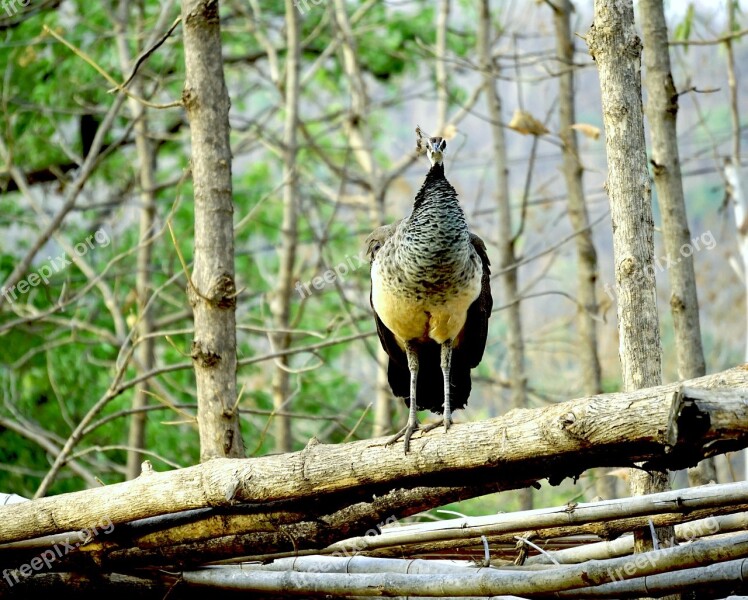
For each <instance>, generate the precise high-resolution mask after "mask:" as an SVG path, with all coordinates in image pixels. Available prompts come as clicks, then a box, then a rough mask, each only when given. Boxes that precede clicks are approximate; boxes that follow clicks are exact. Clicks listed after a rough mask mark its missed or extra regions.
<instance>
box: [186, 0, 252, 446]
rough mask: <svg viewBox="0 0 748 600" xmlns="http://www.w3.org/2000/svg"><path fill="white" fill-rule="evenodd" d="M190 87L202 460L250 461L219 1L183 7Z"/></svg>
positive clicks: (192, 0)
mask: <svg viewBox="0 0 748 600" xmlns="http://www.w3.org/2000/svg"><path fill="white" fill-rule="evenodd" d="M182 23H183V29H184V62H185V71H186V77H185V84H184V91H183V92H182V100H183V102H184V106H185V109H186V111H187V117H188V119H189V121H190V132H191V139H192V179H193V187H194V196H195V257H194V268H193V272H192V276H191V281H190V282H188V284H187V289H188V295H189V299H190V304H191V305H192V309H193V313H194V319H195V338H194V340H193V342H192V360H193V363H194V365H195V378H196V382H197V420H198V425H199V428H200V460H202V461H206V460H208V459H211V458H215V457H240V456H243V455H244V444H243V442H242V437H241V430H240V421H239V412H238V411H237V410H236V407H235V404H236V399H237V396H236V283H235V281H234V223H233V213H234V206H233V203H232V198H231V194H232V189H231V147H230V144H229V105H230V102H229V96H228V91H227V90H226V83H225V81H224V77H223V56H222V54H221V26H220V22H219V20H218V2H217V1H215V0H182Z"/></svg>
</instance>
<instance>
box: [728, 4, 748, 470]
mask: <svg viewBox="0 0 748 600" xmlns="http://www.w3.org/2000/svg"><path fill="white" fill-rule="evenodd" d="M726 2H727V32H728V33H731V32H733V31H736V30H737V27H736V21H735V9H736V2H735V1H734V0H726ZM732 44H733V40H732V38H730V37H729V36H728V37H726V38H725V50H726V53H727V86H728V88H729V89H730V123H731V125H732V152H731V157H730V160H729V161H728V164H727V165H726V166H725V175H726V183H727V188H728V190H730V192H731V193H732V195H733V210H734V213H735V226H736V227H737V231H738V244H739V247H740V256H741V258H742V260H743V283H744V285H745V286H746V290H748V203H747V202H746V198H745V196H744V195H743V186H742V183H741V181H742V178H741V176H740V166H741V165H740V132H741V127H740V104H739V103H738V78H737V75H736V70H735V52H734V50H733V45H732ZM731 166H732V169H731V168H730V167H731ZM745 326H746V348H745V361H746V362H748V295H746V321H745ZM725 458H727V460H728V461H729V460H730V457H729V456H726V457H725ZM743 471H744V473H743V477H744V478H745V479H746V480H748V451H744V452H743Z"/></svg>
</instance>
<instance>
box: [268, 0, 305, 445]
mask: <svg viewBox="0 0 748 600" xmlns="http://www.w3.org/2000/svg"><path fill="white" fill-rule="evenodd" d="M286 48H287V52H286V88H285V93H286V97H285V105H286V122H285V125H284V133H283V145H284V149H283V180H284V181H285V182H286V185H285V187H284V188H283V224H282V226H281V251H280V268H279V272H278V287H277V288H276V289H275V291H274V294H273V300H272V302H271V304H270V308H271V310H272V313H273V317H274V319H275V327H276V329H277V331H276V333H274V334H272V338H273V347H274V348H273V349H274V350H275V351H276V352H278V351H282V350H285V349H286V348H288V345H289V343H290V337H289V333H288V331H289V329H290V325H291V319H290V315H291V311H290V302H291V294H292V293H293V279H294V275H293V270H294V263H295V262H296V245H297V236H298V224H297V222H298V195H299V185H298V184H299V178H298V172H297V170H296V155H297V153H298V142H297V135H296V133H297V125H298V119H299V59H300V50H299V15H298V13H297V9H296V7H295V6H294V2H293V0H286ZM272 390H273V410H275V411H288V410H289V409H290V406H289V401H290V389H289V372H288V357H287V356H281V357H279V358H277V359H276V369H275V371H274V373H273V384H272ZM274 419H275V450H276V451H277V452H290V451H291V446H292V443H293V437H292V434H291V417H289V416H288V415H282V414H276V415H275V416H274Z"/></svg>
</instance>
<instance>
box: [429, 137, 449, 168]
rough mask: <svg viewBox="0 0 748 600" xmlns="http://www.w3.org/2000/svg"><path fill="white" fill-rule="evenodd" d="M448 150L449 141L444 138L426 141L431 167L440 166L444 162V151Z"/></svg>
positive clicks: (433, 138) (431, 138)
mask: <svg viewBox="0 0 748 600" xmlns="http://www.w3.org/2000/svg"><path fill="white" fill-rule="evenodd" d="M446 148H447V140H445V139H444V138H442V137H430V138H429V139H428V140H426V156H428V157H429V161H430V162H431V166H432V167H433V166H434V165H440V164H442V161H443V160H444V150H445V149H446Z"/></svg>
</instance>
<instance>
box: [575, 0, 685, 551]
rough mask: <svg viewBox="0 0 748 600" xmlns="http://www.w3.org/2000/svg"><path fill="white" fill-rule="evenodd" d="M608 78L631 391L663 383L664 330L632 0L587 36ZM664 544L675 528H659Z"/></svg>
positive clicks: (641, 543) (605, 94) (605, 97)
mask: <svg viewBox="0 0 748 600" xmlns="http://www.w3.org/2000/svg"><path fill="white" fill-rule="evenodd" d="M587 43H588V46H589V49H590V54H591V55H592V57H593V58H594V60H595V62H596V63H597V67H598V71H599V75H600V89H601V97H602V109H603V123H604V125H605V136H606V144H605V145H606V151H607V157H608V179H607V182H606V188H607V191H608V197H609V200H610V213H611V221H612V224H613V253H614V260H615V273H616V292H617V299H618V335H619V354H620V359H621V367H622V372H623V386H624V389H625V390H627V391H631V390H636V389H639V388H642V387H646V386H652V385H658V384H659V383H660V382H661V381H662V370H661V369H662V367H661V347H660V329H659V321H658V315H657V293H656V289H655V280H654V266H653V263H654V260H653V258H654V221H653V218H652V207H651V189H650V182H649V172H648V170H647V154H646V144H645V140H644V121H643V112H642V92H641V76H640V72H641V41H640V39H639V36H638V35H637V34H636V29H635V27H634V7H633V3H632V0H595V17H594V22H593V24H592V27H591V28H590V31H589V33H588V35H587ZM630 480H631V491H632V493H633V494H647V493H653V492H660V491H665V490H667V489H669V482H668V477H667V473H662V472H652V473H649V474H647V473H643V472H641V471H635V470H634V471H632V473H631V478H630ZM657 535H658V537H659V538H660V541H661V542H662V543H663V544H666V545H671V544H672V543H673V536H674V533H673V530H672V528H668V529H659V530H657ZM634 536H635V539H636V545H637V551H639V552H642V551H645V550H646V549H648V548H652V543H653V542H652V540H651V539H650V532H649V530H637V531H635V532H634Z"/></svg>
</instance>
